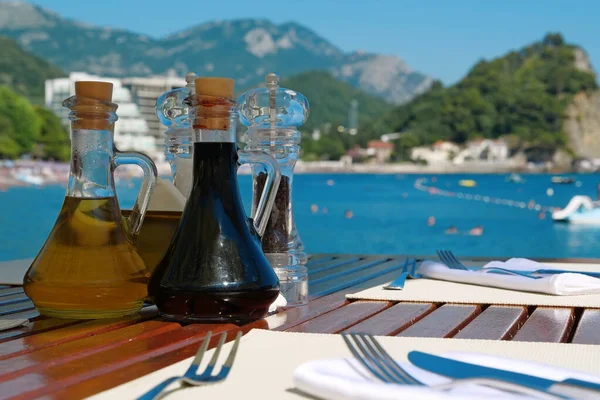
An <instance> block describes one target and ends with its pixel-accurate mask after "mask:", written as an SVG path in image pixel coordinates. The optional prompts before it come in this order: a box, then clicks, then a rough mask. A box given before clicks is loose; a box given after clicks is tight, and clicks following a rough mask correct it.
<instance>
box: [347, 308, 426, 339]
mask: <svg viewBox="0 0 600 400" xmlns="http://www.w3.org/2000/svg"><path fill="white" fill-rule="evenodd" d="M433 310H435V304H429V303H398V304H396V305H394V306H392V307H390V308H388V309H387V310H384V311H382V312H380V313H379V314H375V315H374V316H372V317H370V318H367V319H366V320H364V321H363V322H360V323H358V324H356V325H354V326H352V327H350V328H348V329H345V330H344V331H343V333H348V332H360V333H368V334H371V335H385V336H388V335H395V334H396V333H398V332H400V331H402V330H404V329H406V328H408V327H409V326H410V325H412V324H414V323H415V322H417V321H418V320H420V319H421V318H423V317H424V316H426V315H427V314H429V313H430V312H432V311H433Z"/></svg>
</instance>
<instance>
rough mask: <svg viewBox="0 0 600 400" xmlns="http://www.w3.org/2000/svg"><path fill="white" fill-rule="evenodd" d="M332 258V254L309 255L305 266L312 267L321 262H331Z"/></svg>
mask: <svg viewBox="0 0 600 400" xmlns="http://www.w3.org/2000/svg"><path fill="white" fill-rule="evenodd" d="M334 257H335V255H334V254H311V255H309V256H308V261H307V262H306V266H307V267H310V266H311V265H314V264H316V263H319V262H321V261H325V260H333V259H334Z"/></svg>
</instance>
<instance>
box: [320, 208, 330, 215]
mask: <svg viewBox="0 0 600 400" xmlns="http://www.w3.org/2000/svg"><path fill="white" fill-rule="evenodd" d="M321 212H322V213H323V214H327V213H328V212H329V209H328V208H327V207H323V209H322V210H321Z"/></svg>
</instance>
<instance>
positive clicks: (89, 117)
mask: <svg viewBox="0 0 600 400" xmlns="http://www.w3.org/2000/svg"><path fill="white" fill-rule="evenodd" d="M75 95H76V96H80V97H82V98H83V99H82V100H81V103H80V104H78V105H75V106H74V107H73V110H75V111H77V116H78V119H77V120H75V121H73V122H72V123H71V126H72V128H73V129H90V130H113V129H114V120H113V121H111V120H109V118H108V113H110V112H114V108H113V105H110V104H106V103H112V95H113V84H112V83H110V82H96V81H78V82H75ZM99 101H100V102H102V103H98V102H99ZM115 108H116V107H115Z"/></svg>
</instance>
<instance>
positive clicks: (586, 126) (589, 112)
mask: <svg viewBox="0 0 600 400" xmlns="http://www.w3.org/2000/svg"><path fill="white" fill-rule="evenodd" d="M563 130H564V131H565V133H566V134H567V139H568V145H569V148H570V149H571V150H573V152H574V153H575V154H576V155H577V156H581V157H591V158H598V157H600V91H595V92H592V93H584V92H581V93H578V94H576V95H575V96H574V97H573V100H572V101H571V103H570V104H569V105H568V106H567V108H566V109H565V119H564V122H563Z"/></svg>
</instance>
